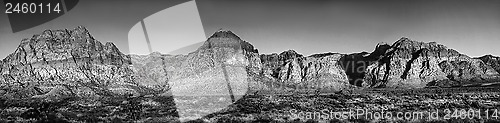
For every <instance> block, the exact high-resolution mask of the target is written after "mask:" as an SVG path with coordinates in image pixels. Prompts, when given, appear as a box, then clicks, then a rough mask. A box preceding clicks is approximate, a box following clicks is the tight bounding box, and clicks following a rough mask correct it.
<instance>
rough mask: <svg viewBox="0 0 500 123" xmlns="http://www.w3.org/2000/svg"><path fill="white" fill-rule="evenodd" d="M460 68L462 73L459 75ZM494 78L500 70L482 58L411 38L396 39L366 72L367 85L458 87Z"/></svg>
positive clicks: (496, 77)
mask: <svg viewBox="0 0 500 123" xmlns="http://www.w3.org/2000/svg"><path fill="white" fill-rule="evenodd" d="M457 71H460V72H458V74H456V73H457ZM495 79H498V72H496V71H492V68H491V67H489V66H487V65H485V64H484V63H483V62H482V61H480V60H475V59H472V58H470V57H468V56H466V55H463V54H460V53H458V52H457V51H455V50H453V49H447V48H446V47H445V46H444V45H440V44H437V43H435V42H430V43H424V42H418V41H412V40H410V39H408V38H401V39H400V40H398V41H396V42H395V43H394V44H393V45H392V46H391V47H390V48H389V49H387V50H386V52H385V53H384V55H383V57H382V58H381V59H379V60H378V62H376V63H374V64H372V65H370V66H368V68H367V69H366V74H365V84H366V85H367V86H369V87H396V88H399V87H400V88H414V87H416V88H419V87H425V86H433V85H438V86H456V85H463V84H467V83H470V82H487V81H494V80H495ZM470 80H477V81H470ZM450 81H452V82H450Z"/></svg>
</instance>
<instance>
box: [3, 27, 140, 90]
mask: <svg viewBox="0 0 500 123" xmlns="http://www.w3.org/2000/svg"><path fill="white" fill-rule="evenodd" d="M2 62H3V64H2V66H1V67H0V68H1V69H0V73H1V76H0V84H1V86H0V87H1V90H2V93H3V95H4V96H6V97H13V98H19V97H32V96H34V97H61V96H79V97H96V96H102V95H115V94H119V95H129V94H132V95H138V94H140V93H141V91H143V90H147V89H146V88H144V87H143V86H140V85H139V84H138V83H135V82H134V80H133V78H132V74H133V72H132V70H131V69H130V68H129V65H131V61H130V57H129V56H127V55H124V54H123V53H121V52H120V51H119V50H118V48H117V47H116V46H115V45H114V44H113V43H110V42H108V43H106V44H102V43H100V42H99V41H97V40H96V39H94V38H93V37H92V36H91V35H90V33H89V32H88V30H87V29H86V28H84V27H77V28H75V29H73V30H67V29H64V30H46V31H44V32H43V33H41V34H37V35H34V36H33V37H31V38H27V39H23V40H22V41H21V44H20V45H19V46H18V48H17V49H16V51H15V52H14V53H12V54H10V55H9V56H7V57H6V58H5V59H3V61H2Z"/></svg>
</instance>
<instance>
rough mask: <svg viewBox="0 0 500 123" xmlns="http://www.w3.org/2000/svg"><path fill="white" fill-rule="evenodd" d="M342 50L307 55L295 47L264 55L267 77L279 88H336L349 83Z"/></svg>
mask: <svg viewBox="0 0 500 123" xmlns="http://www.w3.org/2000/svg"><path fill="white" fill-rule="evenodd" d="M343 56H344V55H342V54H338V53H324V54H315V55H311V56H308V57H304V56H302V55H300V54H298V53H297V52H295V51H293V50H288V51H285V52H282V53H280V54H279V55H278V54H270V55H261V60H262V66H263V67H262V76H263V78H266V79H265V80H264V81H266V80H267V81H268V82H271V83H273V85H272V86H277V87H279V88H278V89H286V88H290V89H292V90H294V89H295V90H309V91H328V92H335V91H340V90H342V89H345V88H347V87H349V83H348V78H347V75H346V74H345V72H344V70H342V67H341V66H340V65H339V62H338V61H339V59H340V58H341V57H343Z"/></svg>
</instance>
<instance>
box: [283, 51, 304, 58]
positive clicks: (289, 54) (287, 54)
mask: <svg viewBox="0 0 500 123" xmlns="http://www.w3.org/2000/svg"><path fill="white" fill-rule="evenodd" d="M280 56H282V57H284V58H285V59H292V58H297V57H302V54H299V53H297V52H296V51H295V50H287V51H283V52H281V53H280Z"/></svg>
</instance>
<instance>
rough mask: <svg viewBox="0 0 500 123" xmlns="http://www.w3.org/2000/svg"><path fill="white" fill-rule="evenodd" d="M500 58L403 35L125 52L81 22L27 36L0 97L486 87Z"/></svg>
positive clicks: (233, 39) (9, 62) (222, 34)
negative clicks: (274, 47) (327, 46)
mask: <svg viewBox="0 0 500 123" xmlns="http://www.w3.org/2000/svg"><path fill="white" fill-rule="evenodd" d="M499 72H500V58H499V57H495V56H491V55H486V56H482V57H479V58H471V57H469V56H467V55H465V54H461V53H460V52H458V51H456V50H453V49H450V48H447V47H446V46H444V45H441V44H438V43H436V42H429V43H426V42H420V41H414V40H411V39H409V38H406V37H403V38H401V39H399V40H397V41H396V42H394V43H393V44H387V43H379V44H378V45H377V46H375V48H374V50H373V51H372V52H371V53H368V52H360V53H353V54H341V53H319V54H314V55H310V56H304V55H301V54H299V53H297V52H296V51H294V50H288V51H284V52H282V53H279V54H278V53H273V54H261V53H259V52H258V50H257V49H256V48H255V47H254V46H253V45H251V44H250V43H249V42H247V41H244V40H242V39H241V38H240V37H239V36H237V35H236V34H234V33H233V32H231V31H228V30H220V31H217V32H215V33H214V34H213V35H212V36H210V37H209V38H208V39H207V40H206V41H205V42H204V44H203V45H202V46H201V47H199V48H198V49H197V50H196V51H193V52H191V53H189V54H187V55H169V54H161V53H151V54H149V55H134V54H130V55H127V54H124V53H122V52H121V51H120V50H119V49H118V48H117V47H116V46H115V45H114V44H113V43H110V42H108V43H104V44H103V43H101V42H100V41H98V40H97V39H94V37H92V35H91V34H90V32H89V31H88V30H87V29H86V28H85V27H82V26H79V27H77V28H75V29H72V30H68V29H62V30H45V31H44V32H42V33H41V34H36V35H33V36H32V37H31V38H26V39H23V40H22V41H21V43H20V45H19V46H18V47H17V49H16V51H14V52H13V53H12V54H10V55H8V56H7V57H6V58H5V59H3V60H2V61H0V74H1V76H0V88H1V89H0V95H3V97H7V98H26V97H33V98H61V97H67V96H77V97H99V96H110V95H132V96H141V95H151V94H160V95H172V94H173V95H188V96H189V95H220V94H227V93H228V92H227V91H228V90H229V91H230V93H231V98H232V99H233V101H234V100H236V99H238V98H241V96H242V95H245V94H248V93H251V92H259V91H270V92H294V91H308V92H337V91H342V90H349V89H362V88H424V87H435V86H438V87H460V86H470V85H481V84H484V83H492V82H498V81H499V80H500V74H499Z"/></svg>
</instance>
